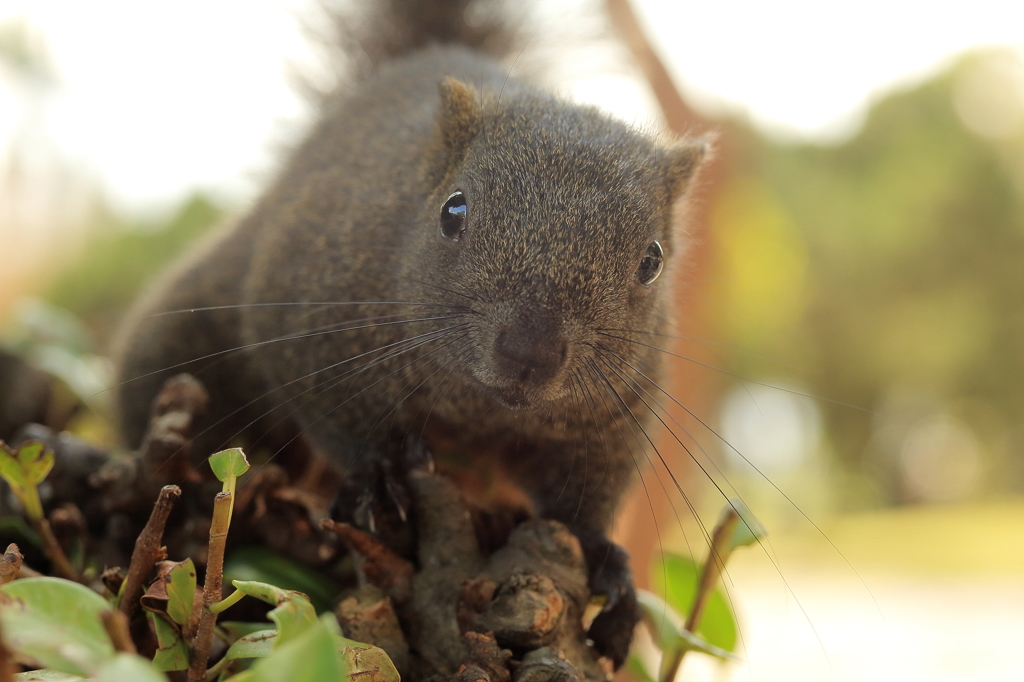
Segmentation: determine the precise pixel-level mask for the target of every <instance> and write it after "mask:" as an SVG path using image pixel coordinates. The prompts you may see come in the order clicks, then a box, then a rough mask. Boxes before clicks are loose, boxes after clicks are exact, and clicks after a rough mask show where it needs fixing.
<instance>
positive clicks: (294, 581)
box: [224, 547, 339, 613]
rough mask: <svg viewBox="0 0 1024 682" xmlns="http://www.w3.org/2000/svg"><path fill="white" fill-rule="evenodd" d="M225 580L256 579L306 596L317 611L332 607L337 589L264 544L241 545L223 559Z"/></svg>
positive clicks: (311, 571) (321, 577)
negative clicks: (253, 545)
mask: <svg viewBox="0 0 1024 682" xmlns="http://www.w3.org/2000/svg"><path fill="white" fill-rule="evenodd" d="M224 578H225V580H249V581H259V582H263V583H267V584H270V585H277V586H278V587H281V588H283V589H286V590H295V591H297V592H302V593H303V594H305V595H307V596H308V597H309V601H310V602H312V604H313V606H314V608H316V611H317V613H325V612H327V611H330V610H331V605H332V604H333V602H334V598H335V597H336V596H337V595H338V591H339V590H338V588H337V587H335V585H334V584H333V583H332V582H331V581H330V580H327V579H326V578H324V577H323V576H322V575H320V574H319V573H317V572H316V571H314V570H312V569H310V568H308V567H306V566H302V565H300V564H297V563H295V562H294V561H292V560H290V559H288V558H287V557H283V556H281V555H280V554H278V553H276V552H274V551H273V550H271V549H269V548H267V547H243V548H241V549H239V550H236V551H234V552H232V553H231V554H230V555H229V556H228V558H227V561H225V562H224Z"/></svg>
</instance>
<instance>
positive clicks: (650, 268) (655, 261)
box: [636, 241, 665, 287]
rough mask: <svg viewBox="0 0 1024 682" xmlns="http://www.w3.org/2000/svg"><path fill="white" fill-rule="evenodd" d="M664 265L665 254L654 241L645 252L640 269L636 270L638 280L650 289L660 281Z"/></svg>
mask: <svg viewBox="0 0 1024 682" xmlns="http://www.w3.org/2000/svg"><path fill="white" fill-rule="evenodd" d="M664 265H665V254H664V252H663V251H662V250H661V244H659V243H658V242H657V241H653V242H651V244H650V246H648V247H647V251H645V252H644V257H643V258H641V259H640V267H638V268H637V269H636V278H637V279H638V280H639V281H640V284H643V285H644V286H645V287H649V286H651V285H652V284H654V280H656V279H658V275H660V274H661V270H662V268H663V267H664Z"/></svg>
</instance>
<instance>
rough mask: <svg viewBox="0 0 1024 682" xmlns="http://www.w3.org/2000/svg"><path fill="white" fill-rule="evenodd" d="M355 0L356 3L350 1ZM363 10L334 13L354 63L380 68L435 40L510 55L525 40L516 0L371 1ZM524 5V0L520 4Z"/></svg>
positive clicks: (341, 39)
mask: <svg viewBox="0 0 1024 682" xmlns="http://www.w3.org/2000/svg"><path fill="white" fill-rule="evenodd" d="M350 4H351V3H350ZM354 4H356V5H360V6H361V9H360V10H359V11H357V12H343V11H335V12H333V17H334V24H335V27H336V29H337V39H338V43H339V47H340V48H341V49H342V52H343V53H344V54H345V56H346V57H347V59H348V61H349V62H350V64H353V62H354V64H353V65H358V66H361V67H370V68H372V67H374V66H376V65H377V64H380V63H381V62H384V61H387V60H389V59H394V58H396V57H400V56H402V55H404V54H406V53H409V52H413V51H415V50H418V49H420V48H423V47H426V46H428V45H431V44H458V45H464V46H466V47H468V48H471V49H474V50H479V51H482V52H486V53H488V54H491V55H492V56H494V57H496V58H501V57H503V56H505V55H507V54H508V53H509V52H511V51H512V50H513V49H514V46H515V45H517V44H518V43H519V42H520V39H521V35H520V34H521V31H522V30H523V29H522V27H523V24H524V18H523V16H518V17H514V16H513V14H516V13H517V12H518V13H519V14H522V10H521V9H520V10H515V9H514V8H513V3H512V2H511V1H510V0H371V1H370V2H357V3H354ZM519 4H520V6H521V5H522V4H523V3H521V2H520V3H519Z"/></svg>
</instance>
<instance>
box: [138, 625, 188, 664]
mask: <svg viewBox="0 0 1024 682" xmlns="http://www.w3.org/2000/svg"><path fill="white" fill-rule="evenodd" d="M146 616H147V617H148V618H149V624H150V626H151V627H152V628H153V632H154V633H156V641H157V650H156V653H155V654H154V655H153V667H154V668H156V669H157V670H162V671H167V670H188V664H189V658H188V645H187V644H185V640H184V639H182V638H181V633H180V632H178V630H177V628H175V627H174V626H173V625H171V624H170V623H168V622H167V621H166V620H164V619H163V618H162V617H161V616H158V615H157V614H155V613H152V612H150V613H147V614H146Z"/></svg>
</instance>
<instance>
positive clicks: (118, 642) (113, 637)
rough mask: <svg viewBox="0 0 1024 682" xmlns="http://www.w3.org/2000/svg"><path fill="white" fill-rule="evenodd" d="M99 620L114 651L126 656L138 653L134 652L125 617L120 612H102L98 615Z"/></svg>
mask: <svg viewBox="0 0 1024 682" xmlns="http://www.w3.org/2000/svg"><path fill="white" fill-rule="evenodd" d="M100 620H101V621H103V629H104V630H106V631H107V635H109V636H110V641H111V642H112V643H113V645H114V651H120V652H122V653H127V654H134V653H138V652H137V651H136V650H135V642H133V641H132V637H131V635H130V634H129V633H128V617H127V616H125V615H124V614H123V613H121V612H120V611H103V612H102V613H100Z"/></svg>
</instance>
